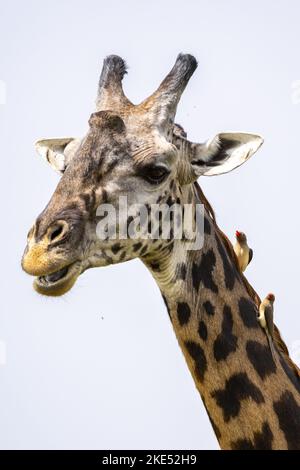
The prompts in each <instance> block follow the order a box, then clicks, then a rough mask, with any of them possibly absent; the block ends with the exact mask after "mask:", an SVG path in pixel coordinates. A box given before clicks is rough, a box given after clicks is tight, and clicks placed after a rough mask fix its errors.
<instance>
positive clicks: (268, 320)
mask: <svg viewBox="0 0 300 470" xmlns="http://www.w3.org/2000/svg"><path fill="white" fill-rule="evenodd" d="M274 301H275V295H274V294H271V293H270V294H268V295H267V297H266V298H265V299H264V300H263V301H262V302H261V304H260V306H259V317H258V321H259V323H260V326H261V327H262V328H263V329H264V330H265V332H266V335H267V338H268V342H269V346H270V350H271V353H272V356H273V359H274V360H275V349H274V344H273V334H274V321H273V318H274Z"/></svg>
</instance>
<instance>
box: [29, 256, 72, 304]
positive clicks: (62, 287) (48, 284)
mask: <svg viewBox="0 0 300 470" xmlns="http://www.w3.org/2000/svg"><path fill="white" fill-rule="evenodd" d="M80 273H81V263H80V262H79V261H76V262H74V263H71V264H69V265H66V266H64V267H63V268H61V269H59V270H58V271H55V272H51V273H48V274H45V275H43V276H38V277H36V278H35V280H34V283H33V287H34V289H35V290H36V291H37V292H38V293H39V294H42V295H49V296H60V295H63V294H65V293H66V292H68V291H69V290H70V289H71V288H72V287H73V285H74V284H75V282H76V279H77V278H78V276H79V274H80Z"/></svg>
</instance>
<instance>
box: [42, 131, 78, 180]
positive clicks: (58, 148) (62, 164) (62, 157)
mask: <svg viewBox="0 0 300 470" xmlns="http://www.w3.org/2000/svg"><path fill="white" fill-rule="evenodd" d="M80 142H81V140H80V139H74V138H73V137H69V138H65V139H41V140H38V141H37V142H36V143H35V149H36V151H37V153H38V154H39V155H40V156H41V157H43V158H44V159H45V160H47V162H48V163H49V164H50V165H51V166H52V168H53V169H54V170H55V171H57V172H58V173H60V174H63V173H64V171H65V169H66V168H67V166H68V164H69V162H70V161H71V160H72V158H73V156H74V155H75V153H76V151H77V149H78V148H79V145H80Z"/></svg>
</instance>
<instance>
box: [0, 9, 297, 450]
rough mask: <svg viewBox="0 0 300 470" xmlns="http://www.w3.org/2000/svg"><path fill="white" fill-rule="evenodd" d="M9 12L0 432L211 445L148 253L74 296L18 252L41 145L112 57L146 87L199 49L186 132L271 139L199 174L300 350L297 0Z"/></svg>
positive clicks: (51, 438) (99, 274)
mask: <svg viewBox="0 0 300 470" xmlns="http://www.w3.org/2000/svg"><path fill="white" fill-rule="evenodd" d="M0 11H1V17H0V98H1V99H0V101H1V103H2V104H0V139H1V140H0V142H1V201H2V203H1V231H0V237H1V247H2V253H1V271H0V272H1V284H0V285H1V313H0V341H1V348H0V349H1V355H2V360H0V447H1V448H4V449H16V448H22V449H29V448H30V449H32V448H33V449H37V448H44V449H45V448H52V449H65V448H74V449H76V448H82V449H83V448H86V449H90V448H96V449H116V448H119V449H120V448H121V449H130V448H131V449H138V448H146V449H151V448H164V449H215V448H217V441H216V439H215V437H214V435H213V432H212V430H211V428H210V425H209V421H208V418H207V416H206V413H205V411H204V408H203V405H202V402H201V400H200V397H199V396H198V393H197V392H196V389H195V387H194V384H193V382H192V379H191V377H190V375H189V372H188V370H187V367H186V365H185V362H184V359H183V356H182V354H181V352H180V350H179V347H178V345H177V342H176V339H175V336H174V334H173V331H172V328H171V326H170V324H169V320H168V316H167V313H166V311H165V307H164V305H163V302H162V300H161V297H160V294H159V291H158V288H157V287H156V285H155V283H154V281H153V279H152V278H151V276H150V274H149V273H148V272H147V271H146V269H145V268H144V266H143V265H142V264H141V263H140V262H139V261H133V262H129V263H125V264H123V265H117V266H114V267H109V268H105V269H97V270H91V271H90V272H87V273H86V274H85V275H84V276H82V277H81V278H80V279H79V281H78V282H77V285H76V286H75V288H74V289H73V290H72V291H71V292H70V293H69V294H68V295H67V296H65V297H64V298H58V299H49V298H44V297H40V296H38V295H37V294H36V293H35V292H34V291H33V290H32V288H31V282H32V280H31V279H30V277H29V276H27V275H26V274H24V273H23V272H22V271H21V269H20V258H21V255H22V251H23V249H24V246H25V240H26V234H27V231H28V229H29V228H30V226H31V224H32V223H33V221H34V219H35V217H36V216H37V215H38V214H39V212H40V211H41V210H42V209H43V208H44V206H45V204H46V203H47V202H48V200H49V198H50V196H51V194H52V192H53V190H54V188H55V186H56V184H57V181H58V176H57V175H56V174H55V173H54V172H53V171H52V170H51V169H50V167H47V165H46V164H45V163H44V162H43V161H42V160H40V159H39V158H38V157H37V156H36V155H35V152H34V148H33V142H34V141H35V140H37V139H38V138H40V137H55V136H62V137H64V136H69V135H74V136H77V135H79V136H80V135H83V133H84V132H85V130H86V128H87V119H88V117H89V115H90V113H91V112H92V111H93V103H94V98H95V94H96V88H97V81H98V76H99V73H100V70H101V64H102V60H103V58H104V57H105V56H106V55H108V54H111V53H115V54H119V55H121V56H122V57H123V58H125V59H126V61H127V62H128V64H129V67H130V68H129V73H128V75H127V76H126V78H125V90H126V93H127V94H128V96H129V97H130V99H132V100H133V101H139V100H142V99H143V98H144V97H145V96H146V95H148V94H150V93H151V92H152V91H153V90H154V88H155V87H156V86H157V84H158V83H159V82H160V81H161V79H162V78H163V77H164V76H165V74H166V73H167V72H168V71H169V69H170V68H171V66H172V65H173V63H174V60H175V58H176V56H177V54H178V52H180V51H183V52H189V53H192V54H194V55H195V56H196V57H197V59H198V61H199V67H198V70H197V72H196V73H195V75H194V76H193V78H192V79H191V82H190V84H189V86H188V88H187V90H186V92H185V94H184V96H183V99H182V101H181V103H180V107H179V109H178V114H177V121H178V122H180V123H181V124H182V125H183V126H184V127H185V128H186V130H187V131H188V135H189V137H190V138H191V139H192V140H196V141H203V140H205V139H207V138H209V137H212V136H213V135H214V134H215V133H216V132H218V131H223V130H244V131H253V132H257V133H260V134H262V135H263V136H264V138H265V144H264V146H263V148H262V149H261V150H260V151H259V153H258V154H257V155H255V156H254V157H253V158H252V160H251V161H250V162H249V163H248V164H246V165H244V166H243V167H242V168H240V169H238V170H236V171H234V172H233V173H231V174H229V175H225V176H220V177H215V178H210V179H208V178H207V179H204V178H203V180H201V184H202V187H203V189H204V190H205V192H206V194H207V196H208V198H209V199H210V201H211V202H212V203H213V206H214V208H215V209H216V213H217V216H218V221H219V224H220V226H221V227H222V228H223V229H224V230H225V232H226V233H227V234H228V235H229V236H231V237H233V234H234V231H235V229H237V228H239V229H241V230H244V231H245V232H246V233H247V234H248V238H249V242H250V244H251V246H252V247H253V249H254V260H253V262H252V264H251V266H250V267H249V269H248V271H247V276H248V278H249V280H250V281H251V282H252V283H253V285H254V287H255V288H256V289H257V291H258V292H259V293H260V294H261V295H262V296H264V295H265V294H266V293H267V292H268V291H274V293H275V294H276V313H275V316H276V321H277V323H278V325H279V327H280V329H281V332H282V334H283V336H284V338H285V339H286V341H287V343H288V345H289V346H290V347H291V346H292V345H293V344H294V352H295V354H296V355H297V354H298V360H299V359H300V353H299V350H300V341H299V340H300V306H299V302H298V294H299V268H298V266H299V261H300V260H299V251H298V237H299V228H300V224H299V220H300V219H299V210H298V204H299V194H300V185H299V175H298V171H299V170H300V165H299V160H300V154H299V152H300V150H299V149H300V146H299V130H300V94H298V96H297V93H295V90H294V91H293V88H292V87H293V83H294V82H296V81H297V80H300V59H299V44H300V28H299V21H300V3H299V2H298V1H297V0H294V1H292V0H289V1H286V0H285V1H272V0H269V1H267V0H264V1H261V0H259V1H258V0H251V1H247V2H246V1H244V2H240V1H237V0H227V1H226V2H224V1H221V0H209V1H208V0H207V1H199V0H194V1H193V0H186V1H184V2H182V0H180V1H179V0H165V1H161V0H159V1H158V0H152V1H151V2H149V1H141V0H126V1H121V0H115V1H113V2H107V1H101V0H98V1H96V0H95V1H93V0H84V1H83V0H81V1H76V0H72V1H71V0H68V1H67V0H51V1H43V2H40V1H37V0H27V1H26V2H22V1H16V0H10V1H9V2H8V1H3V0H1V1H0ZM298 86H299V83H298ZM5 88H6V103H5V104H4V101H5V100H4V98H3V96H4V95H5ZM293 93H295V95H294V99H293V96H292V95H293ZM102 317H103V319H102ZM295 345H296V346H295ZM5 354H6V365H3V363H4V362H5V360H4V359H5V358H4V355H5Z"/></svg>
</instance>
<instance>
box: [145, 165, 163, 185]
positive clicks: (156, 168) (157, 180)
mask: <svg viewBox="0 0 300 470" xmlns="http://www.w3.org/2000/svg"><path fill="white" fill-rule="evenodd" d="M155 171H158V172H159V171H161V172H162V174H161V176H159V177H158V178H156V177H155V176H154V177H153V174H152V175H151V172H153V173H155ZM169 173H170V172H169V171H168V170H167V169H166V168H165V167H161V166H149V167H146V168H144V169H143V172H142V177H143V178H144V179H145V180H146V181H148V182H149V183H151V184H159V183H162V182H163V181H164V180H165V179H166V178H167V176H168V175H169Z"/></svg>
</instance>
